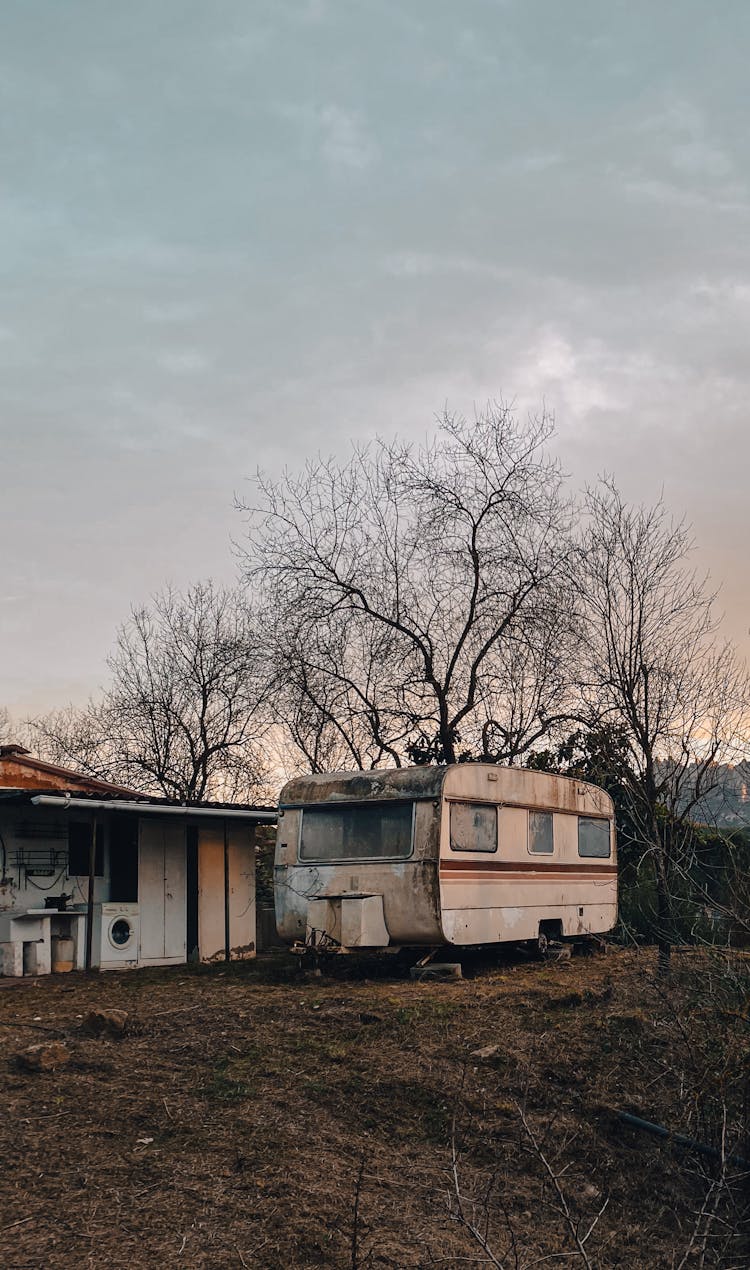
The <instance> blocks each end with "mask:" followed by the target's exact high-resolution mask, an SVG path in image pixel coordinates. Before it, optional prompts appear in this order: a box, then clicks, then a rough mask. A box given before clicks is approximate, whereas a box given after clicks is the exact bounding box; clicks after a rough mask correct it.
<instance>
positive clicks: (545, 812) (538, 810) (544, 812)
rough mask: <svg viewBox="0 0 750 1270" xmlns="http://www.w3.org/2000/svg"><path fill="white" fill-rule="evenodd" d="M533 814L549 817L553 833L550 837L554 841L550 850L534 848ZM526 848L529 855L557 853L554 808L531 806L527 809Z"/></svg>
mask: <svg viewBox="0 0 750 1270" xmlns="http://www.w3.org/2000/svg"><path fill="white" fill-rule="evenodd" d="M532 816H547V817H549V823H550V830H551V833H550V839H551V843H552V845H551V847H550V849H549V851H546V850H544V851H540V850H538V849H537V850H534V848H533V847H532V845H531V817H532ZM526 850H527V852H528V854H529V855H531V856H552V855H554V854H555V813H554V811H552V810H551V808H548V807H529V808H528V809H527V816H526Z"/></svg>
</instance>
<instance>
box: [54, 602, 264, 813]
mask: <svg viewBox="0 0 750 1270" xmlns="http://www.w3.org/2000/svg"><path fill="white" fill-rule="evenodd" d="M257 646H258V641H257V637H256V634H255V630H254V627H253V622H252V618H251V616H250V614H249V612H248V609H247V608H246V606H245V605H244V603H243V602H242V601H241V600H240V598H239V597H238V596H237V594H236V593H234V592H232V591H229V590H226V589H224V588H221V587H217V586H215V585H214V584H213V583H212V582H210V581H209V582H206V583H198V584H196V585H195V586H192V587H190V588H189V589H188V590H187V591H186V592H185V593H184V594H181V593H179V592H176V591H172V590H167V591H164V592H162V593H161V594H159V595H157V596H155V597H154V600H153V604H152V606H151V607H141V608H136V609H133V610H132V612H131V614H130V618H129V620H128V621H127V622H126V623H125V624H124V625H123V626H122V627H121V628H120V630H119V631H118V634H117V641H116V646H115V650H114V652H113V653H112V655H111V657H110V658H109V659H108V665H109V668H110V671H111V672H112V681H111V684H110V686H109V687H108V688H107V689H106V691H105V692H104V694H103V695H102V697H101V699H100V700H99V701H96V702H91V703H90V704H89V706H88V708H87V709H86V710H83V711H77V710H74V709H72V708H68V709H67V710H63V711H57V712H55V713H53V714H51V715H48V716H46V717H44V718H39V719H35V720H32V721H31V722H30V724H29V729H30V734H31V737H32V739H33V742H34V745H35V748H36V749H37V751H38V752H39V753H40V754H43V755H45V756H47V757H49V758H50V759H52V760H53V761H55V762H60V763H63V764H69V765H70V764H72V765H74V766H76V767H77V768H78V769H79V770H81V771H84V772H88V773H90V774H92V775H95V776H99V777H101V778H103V779H107V780H113V781H115V782H117V783H120V784H124V785H127V786H129V787H132V788H134V789H137V790H142V791H144V792H154V791H159V792H160V793H162V794H164V795H166V796H167V797H170V798H177V799H187V800H191V801H193V800H195V801H203V800H207V799H233V798H245V799H249V798H252V797H255V796H257V795H258V793H259V792H262V789H263V780H264V761H263V756H262V753H261V749H260V740H261V737H262V736H263V734H264V731H265V729H266V726H267V714H266V706H267V686H266V684H265V681H264V678H263V673H262V669H261V664H260V656H259V654H258V652H257Z"/></svg>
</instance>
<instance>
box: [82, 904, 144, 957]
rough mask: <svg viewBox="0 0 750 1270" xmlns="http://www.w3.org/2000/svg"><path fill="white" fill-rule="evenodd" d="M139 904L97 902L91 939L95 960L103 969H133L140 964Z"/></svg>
mask: <svg viewBox="0 0 750 1270" xmlns="http://www.w3.org/2000/svg"><path fill="white" fill-rule="evenodd" d="M140 942H141V940H140V924H139V918H138V905H137V904H126V903H117V902H115V901H110V902H109V903H107V904H95V905H94V928H93V939H92V943H91V953H92V961H93V963H94V965H95V966H98V967H99V969H100V970H130V969H132V968H133V966H137V965H138V957H139V952H140Z"/></svg>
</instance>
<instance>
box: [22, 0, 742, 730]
mask: <svg viewBox="0 0 750 1270" xmlns="http://www.w3.org/2000/svg"><path fill="white" fill-rule="evenodd" d="M749 49H750V5H748V4H747V3H746V0H701V2H697V0H641V2H639V0H607V2H606V3H602V2H601V0H565V2H564V3H563V2H562V0H461V3H457V2H456V0H265V2H264V0H212V2H211V3H207V2H206V0H128V3H127V4H121V3H116V2H115V0H86V2H80V0H66V3H64V4H61V3H60V0H4V3H3V4H2V9H1V12H0V137H1V141H0V147H1V153H2V163H1V164H0V183H1V188H0V261H1V265H0V268H1V270H2V274H1V277H2V281H1V284H0V363H1V364H2V374H0V395H1V397H2V405H1V408H0V431H1V434H2V435H1V442H2V444H1V446H0V465H1V466H0V471H1V472H2V486H1V491H2V497H1V498H0V529H1V531H2V537H1V539H0V541H1V542H2V557H1V558H2V568H1V572H0V704H3V703H5V704H7V705H8V706H9V707H10V708H11V710H12V711H13V712H15V713H16V714H18V715H20V714H22V713H24V712H27V711H30V710H43V709H46V708H48V707H51V706H55V705H61V704H64V703H65V702H66V701H68V700H74V701H82V700H83V699H85V697H86V695H87V694H88V693H89V691H92V690H95V689H96V686H97V684H98V683H99V682H101V680H102V678H103V674H104V657H105V655H106V652H107V650H108V648H109V647H110V645H111V643H112V636H113V631H114V628H115V626H116V625H117V623H118V622H119V621H120V620H121V619H122V618H123V617H124V616H125V615H126V613H127V610H128V607H129V605H130V604H131V602H134V601H139V600H143V599H145V598H147V597H148V595H149V594H150V593H152V592H153V591H154V590H155V589H157V588H158V587H160V586H161V585H163V584H164V583H165V582H167V581H170V582H172V583H174V584H176V585H178V586H180V585H184V584H186V583H188V582H189V581H191V580H193V579H195V578H197V577H200V576H206V575H208V574H212V575H214V576H217V577H220V578H223V579H226V580H231V579H232V578H233V576H234V570H235V565H234V561H233V558H232V553H231V549H230V546H229V540H230V535H232V534H234V535H235V536H237V535H239V534H240V533H241V522H240V519H239V516H238V513H237V512H236V511H234V510H233V497H234V494H235V492H239V493H242V492H243V490H245V489H246V488H247V486H246V478H248V477H249V476H251V474H252V473H253V471H254V470H255V468H256V466H257V465H259V464H260V465H262V466H263V467H265V468H267V469H270V470H272V471H273V470H278V469H279V468H280V467H281V466H282V465H283V464H288V465H291V466H295V465H296V464H297V463H298V462H299V461H300V460H301V459H302V458H303V457H304V456H305V455H306V454H308V453H312V452H315V451H318V450H323V451H329V450H332V449H336V450H339V449H341V448H343V447H344V446H345V445H346V444H347V442H348V439H350V438H365V437H367V436H371V435H373V434H375V433H377V432H381V433H385V434H390V433H392V432H394V431H399V432H400V433H401V434H406V435H409V436H415V437H417V436H421V435H423V434H424V432H425V430H426V429H427V428H429V427H430V426H431V420H432V419H433V417H434V414H435V412H437V411H439V410H441V408H442V407H443V406H444V405H445V404H446V403H447V404H448V405H449V406H450V407H451V408H453V409H456V410H462V411H464V412H467V413H469V412H471V411H472V410H473V407H474V403H479V404H481V403H482V402H483V401H485V400H486V399H487V398H488V397H504V398H506V399H508V398H511V399H514V400H515V401H516V402H517V403H518V406H519V409H521V410H525V409H527V408H529V407H535V406H538V405H539V403H540V402H541V401H542V400H544V401H546V403H547V406H548V407H549V408H550V409H552V410H554V413H555V416H556V420H557V429H558V433H557V448H558V451H559V454H560V456H561V458H562V461H563V463H564V464H565V467H566V469H567V470H568V471H569V472H570V473H571V477H572V480H573V481H574V482H575V483H577V484H580V483H582V482H583V481H585V480H587V479H591V478H593V477H595V475H596V473H597V472H600V471H602V470H605V469H606V470H608V471H611V472H614V473H615V475H616V477H617V479H618V481H619V483H620V484H621V485H622V487H623V488H624V490H625V492H626V493H627V495H628V496H629V497H631V498H636V499H639V500H640V499H644V500H647V501H649V500H651V499H653V498H654V497H657V496H658V494H659V492H660V490H662V489H663V491H664V497H665V499H666V501H667V503H668V504H669V505H670V507H671V508H673V509H674V511H675V512H676V513H678V514H682V513H683V512H686V513H687V514H688V516H689V518H690V520H691V521H692V522H693V525H694V528H695V534H696V538H697V540H698V542H699V543H700V551H699V553H698V555H697V557H696V559H697V562H698V563H699V565H700V566H701V567H707V568H710V569H711V572H712V575H713V577H714V579H715V580H716V581H717V582H722V583H723V599H722V603H723V606H724V609H725V611H726V624H727V630H728V631H729V632H730V633H731V634H732V635H733V636H735V637H736V638H738V639H739V640H740V641H741V642H742V644H743V649H744V650H745V651H747V647H748V643H749V641H748V626H750V611H748V609H749V607H750V606H748V604H747V601H746V597H747V594H748V589H749V584H750V563H749V562H748V548H747V542H748V515H747V503H748V497H749V496H750V495H749V493H748V490H749V487H750V472H748V465H749V461H750V435H749V429H748V409H749V407H748V403H749V402H750V357H748V347H747V346H748V318H749V317H750V232H749V231H750V161H749V158H750V156H749V154H748V150H749V148H750V130H749V129H748V126H747V108H748V77H747V62H748V50H749Z"/></svg>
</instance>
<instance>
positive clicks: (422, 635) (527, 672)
mask: <svg viewBox="0 0 750 1270" xmlns="http://www.w3.org/2000/svg"><path fill="white" fill-rule="evenodd" d="M551 431H552V424H551V420H550V419H549V418H548V417H547V416H546V415H543V416H542V417H541V418H539V419H531V420H529V421H528V422H527V423H525V424H521V423H519V421H518V420H517V419H516V418H515V416H514V414H513V412H512V411H511V410H510V409H509V408H508V407H507V406H504V405H498V404H494V405H490V406H489V407H488V408H487V409H486V410H485V411H484V412H483V413H482V414H480V415H479V416H478V417H477V418H476V419H474V420H473V421H471V422H469V421H467V420H465V419H464V418H461V417H460V416H456V415H449V414H446V415H444V417H443V418H442V419H441V421H440V424H439V428H438V430H437V433H436V435H435V436H434V437H433V438H431V439H430V440H428V441H427V442H425V443H424V444H423V445H421V446H419V447H413V446H410V445H407V444H405V443H403V442H401V441H398V440H397V441H394V442H390V443H389V442H385V441H383V440H378V441H376V442H375V443H374V444H372V445H371V446H368V447H364V448H355V449H354V451H353V454H352V456H351V458H350V459H349V461H348V462H344V463H338V462H336V461H335V460H333V459H318V460H316V461H313V462H309V463H308V464H307V465H306V466H305V468H304V469H303V471H302V473H301V474H300V475H294V474H291V473H286V474H285V475H284V476H283V477H282V478H281V479H280V480H277V481H273V480H269V479H267V478H264V477H262V476H261V477H259V480H258V488H259V498H258V502H257V505H256V506H255V507H253V508H250V507H247V506H246V507H245V508H244V510H245V511H247V512H248V513H249V539H248V544H247V546H246V550H245V554H244V569H245V578H246V580H247V581H248V582H251V583H252V584H253V586H254V587H255V588H257V589H258V590H260V591H261V593H262V596H263V601H264V604H265V607H266V611H267V614H268V620H267V625H268V626H269V628H272V631H273V638H272V656H273V661H274V665H275V671H276V681H277V684H278V687H279V692H278V697H277V705H278V718H279V721H280V723H281V724H282V726H284V727H286V729H287V731H288V734H289V736H290V739H291V740H292V742H293V744H294V745H295V746H296V747H297V749H298V751H299V752H300V754H301V755H302V756H303V761H305V762H306V764H308V765H312V766H313V767H321V766H330V765H331V759H332V757H335V759H336V760H337V761H338V760H340V761H341V762H342V763H343V764H344V765H348V766H351V765H352V764H356V765H360V766H377V765H379V764H381V763H387V764H392V763H397V764H398V763H400V762H402V760H403V759H404V758H407V757H411V758H414V757H418V758H420V759H421V760H422V761H426V760H429V759H434V760H437V761H440V762H453V761H455V760H456V759H457V758H458V757H461V756H462V755H463V756H467V755H469V754H471V755H472V756H473V757H492V758H493V759H496V760H498V761H513V760H515V759H517V758H518V757H519V756H520V755H522V754H524V753H525V752H527V751H528V750H529V748H530V747H531V746H532V745H533V744H534V742H535V741H536V740H537V739H538V738H539V737H540V736H542V735H544V734H545V732H546V731H547V730H548V729H549V727H550V726H552V724H553V723H554V721H555V719H556V718H558V717H561V716H562V715H563V714H564V713H565V708H566V697H567V693H568V687H569V679H568V676H567V673H566V670H565V669H564V668H563V660H564V654H565V650H566V644H567V640H568V631H567V628H566V624H565V612H566V607H565V605H564V604H563V603H562V602H561V593H560V589H561V586H562V576H563V571H562V564H563V562H564V560H565V557H566V553H567V550H568V546H567V544H568V522H569V508H568V505H567V503H566V501H565V499H564V498H563V497H562V494H561V478H560V472H559V469H558V465H557V464H556V463H555V462H554V461H553V460H552V459H551V458H550V456H549V454H548V451H547V447H546V443H547V441H548V439H549V436H550V433H551Z"/></svg>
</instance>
